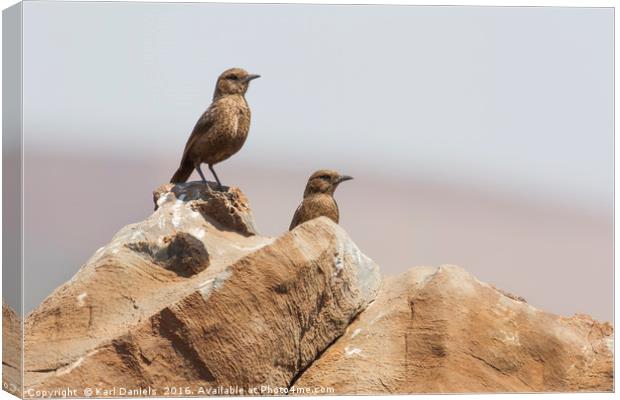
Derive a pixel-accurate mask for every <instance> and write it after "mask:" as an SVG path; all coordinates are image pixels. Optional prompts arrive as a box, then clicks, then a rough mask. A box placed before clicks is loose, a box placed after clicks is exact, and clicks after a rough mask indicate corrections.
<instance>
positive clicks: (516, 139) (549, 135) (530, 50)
mask: <svg viewBox="0 0 620 400" xmlns="http://www.w3.org/2000/svg"><path fill="white" fill-rule="evenodd" d="M613 23H614V21H613V9H611V8H607V9H594V8H547V7H536V8H516V7H507V8H498V7H426V6H425V7H422V6H318V5H231V4H179V3H177V4H164V3H159V4H146V3H62V2H52V3H44V2H27V3H25V4H24V42H23V45H24V53H23V57H24V58H23V62H24V86H23V96H24V125H23V126H24V144H25V153H24V157H25V168H24V177H25V185H24V187H25V193H24V194H25V215H24V218H25V224H26V227H25V229H26V236H25V260H24V262H25V299H24V300H25V302H24V309H25V311H26V312H29V311H31V310H32V309H33V308H34V307H36V306H37V305H38V304H39V303H40V302H41V301H42V300H43V299H44V298H45V297H46V296H47V295H49V294H50V293H51V292H52V290H53V289H55V288H56V287H57V286H59V285H60V284H62V283H64V282H65V281H67V280H68V279H70V278H71V276H72V275H73V274H74V273H75V272H76V271H77V270H78V269H79V267H80V265H81V264H82V263H84V262H85V261H86V260H87V259H88V257H89V256H90V255H91V254H92V253H93V252H94V251H95V250H96V249H97V248H99V247H101V246H103V245H104V244H106V243H107V242H108V241H109V240H110V239H111V237H112V235H113V234H114V233H115V232H116V231H118V230H119V229H120V228H121V227H123V226H125V225H127V224H129V223H133V222H136V221H139V220H141V219H143V218H145V217H146V216H147V215H149V214H150V213H151V212H152V195H151V192H152V190H153V189H154V188H155V187H157V186H159V185H160V184H162V183H164V182H167V181H168V180H169V179H170V176H171V175H172V173H173V172H174V171H175V169H176V167H177V166H178V163H179V160H180V157H181V154H182V151H183V147H184V145H185V142H186V140H187V138H188V135H189V133H190V131H191V129H192V128H193V126H194V123H195V122H196V120H197V118H198V117H199V116H200V114H201V113H202V112H203V111H204V109H205V108H206V107H207V106H208V105H209V103H210V101H211V97H212V94H213V88H214V84H215V80H216V78H217V76H218V75H219V73H221V72H222V71H223V70H225V69H226V68H229V67H232V66H240V67H243V68H246V69H247V70H249V71H250V72H253V73H259V74H261V75H262V78H261V79H258V80H256V81H254V82H253V83H252V85H251V87H250V90H249V92H248V95H247V99H248V102H249V104H250V106H251V108H252V111H253V121H252V127H251V130H250V136H249V138H248V140H247V142H246V145H245V146H244V148H243V149H242V150H241V152H239V153H238V154H237V155H235V156H234V157H233V158H231V159H229V160H227V161H225V162H223V163H222V164H219V165H218V166H217V167H216V170H217V171H218V174H219V176H220V178H221V179H222V181H223V183H224V184H226V185H233V186H239V187H240V188H241V189H242V190H243V191H244V192H245V193H246V194H247V195H248V197H249V199H250V203H251V205H252V208H253V210H254V214H255V218H256V221H257V224H258V227H259V229H260V230H261V231H262V232H263V233H264V234H266V235H272V236H277V235H280V234H282V233H283V232H284V231H286V230H287V228H288V225H289V223H290V219H291V217H292V215H293V212H294V211H295V208H296V207H297V205H298V204H299V202H300V200H301V196H302V192H303V189H304V186H305V182H306V180H307V177H308V176H309V175H310V174H311V173H312V172H313V171H314V170H316V169H319V168H331V169H336V170H338V171H340V172H342V173H345V174H349V175H353V176H354V177H355V180H353V181H351V182H347V183H344V184H343V185H341V187H340V188H339V189H338V192H337V193H336V198H337V200H338V202H339V205H340V210H341V225H343V226H344V227H345V229H346V230H347V231H348V232H349V234H350V235H351V237H352V238H353V240H355V241H356V243H357V244H358V245H359V247H360V248H361V249H362V251H364V252H365V253H366V254H367V255H368V256H370V257H371V258H373V259H374V260H375V261H376V262H377V263H378V264H379V265H380V266H381V268H382V270H383V272H384V273H385V274H388V275H393V274H398V273H400V272H402V271H404V270H406V269H408V268H410V267H413V266H418V265H441V264H457V265H461V266H463V267H464V268H466V269H467V270H468V271H469V272H471V273H472V274H473V275H474V276H476V277H477V278H478V279H480V280H481V281H485V282H489V283H492V284H494V285H496V286H498V287H500V288H502V289H504V290H507V291H510V292H513V293H515V294H518V295H521V296H523V297H525V298H526V299H527V300H528V302H529V303H530V304H532V305H533V306H535V307H538V308H542V309H544V310H546V311H551V312H554V313H559V314H562V315H567V316H568V315H572V314H573V313H588V314H591V315H592V316H593V317H595V318H597V319H601V320H611V319H612V316H613V279H612V278H613V247H612V246H613V162H614V154H613V140H614V137H613V122H614V121H613V85H612V84H613V29H614V26H613ZM205 171H207V170H206V169H205ZM192 179H197V176H196V175H193V178H192Z"/></svg>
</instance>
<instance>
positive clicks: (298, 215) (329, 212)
mask: <svg viewBox="0 0 620 400" xmlns="http://www.w3.org/2000/svg"><path fill="white" fill-rule="evenodd" d="M351 179H353V178H352V177H350V176H347V175H340V174H339V173H338V172H336V171H332V170H329V169H322V170H319V171H316V172H315V173H314V174H312V176H311V177H310V178H309V179H308V184H306V190H305V191H304V199H303V201H302V202H301V204H300V205H299V207H297V210H296V211H295V215H294V216H293V221H291V226H290V227H289V228H288V229H289V230H292V229H293V228H295V227H296V226H297V225H299V224H303V223H304V222H306V221H310V220H311V219H314V218H318V217H321V216H325V217H328V218H329V219H331V220H332V221H334V222H335V223H338V220H339V219H340V212H339V211H338V204H336V200H335V199H334V191H335V190H336V188H337V187H338V185H339V184H340V183H341V182H344V181H348V180H351Z"/></svg>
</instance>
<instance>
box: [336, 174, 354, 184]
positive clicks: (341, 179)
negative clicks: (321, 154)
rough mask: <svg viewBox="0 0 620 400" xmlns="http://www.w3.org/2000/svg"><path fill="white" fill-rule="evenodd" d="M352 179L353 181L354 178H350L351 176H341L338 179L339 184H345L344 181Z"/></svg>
mask: <svg viewBox="0 0 620 400" xmlns="http://www.w3.org/2000/svg"><path fill="white" fill-rule="evenodd" d="M351 179H353V177H352V176H349V175H340V176H339V177H338V183H340V182H344V181H350V180H351Z"/></svg>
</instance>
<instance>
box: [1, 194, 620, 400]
mask: <svg viewBox="0 0 620 400" xmlns="http://www.w3.org/2000/svg"><path fill="white" fill-rule="evenodd" d="M153 198H154V201H155V212H154V213H153V214H152V215H151V216H150V217H148V218H147V219H146V220H144V221H142V222H138V223H136V224H132V225H129V226H127V227H125V228H123V229H121V230H120V231H119V232H118V233H117V234H116V235H115V236H114V237H113V238H112V241H111V242H110V243H109V244H107V245H106V246H104V247H102V248H101V249H99V250H97V251H96V252H95V253H94V254H93V256H92V257H91V258H90V260H88V262H87V263H86V264H85V265H83V266H82V267H81V268H80V270H79V271H78V272H77V273H76V274H75V276H74V277H73V278H72V279H71V280H70V281H69V282H67V283H65V284H64V285H62V286H61V287H59V288H58V289H56V290H55V291H54V292H53V293H52V294H51V295H50V296H49V297H48V298H47V299H46V300H45V301H43V302H42V303H41V305H40V306H39V307H38V308H37V309H35V310H34V311H33V312H32V313H31V314H30V315H28V316H27V318H26V320H25V321H24V342H25V366H24V369H25V378H24V379H25V389H26V390H25V391H24V395H25V396H27V397H28V396H32V395H34V396H37V393H38V395H45V394H46V393H49V392H45V391H50V390H55V389H58V388H68V389H76V390H77V391H76V392H73V393H75V394H74V395H73V396H83V395H85V394H86V393H85V392H83V389H85V388H90V389H92V390H96V389H107V390H110V389H111V388H114V387H116V388H117V390H118V388H126V389H130V390H135V389H136V388H147V387H150V388H151V389H153V390H155V391H154V392H147V393H127V392H125V393H118V392H116V393H110V392H100V393H97V392H92V393H89V394H91V395H93V396H108V397H109V396H125V395H128V394H129V395H132V394H133V395H157V396H162V395H181V396H188V395H198V396H205V395H208V394H209V393H208V392H205V391H204V389H205V388H207V389H209V388H211V389H213V388H218V387H233V388H240V389H242V390H243V392H241V391H239V390H237V391H233V392H231V394H276V393H274V392H273V391H271V392H263V388H265V387H269V388H270V389H271V390H288V388H289V387H290V386H294V387H295V388H315V389H316V388H322V389H323V393H321V394H324V393H328V394H330V393H331V390H332V389H333V390H334V392H335V393H336V394H388V393H446V392H450V393H454V392H463V393H465V392H515V391H516V392H538V391H541V392H543V391H611V390H613V387H612V384H613V354H612V351H613V330H612V327H611V325H610V324H609V323H599V322H596V321H593V320H592V319H591V318H590V317H588V316H583V315H578V316H574V317H571V318H564V317H560V316H556V315H553V314H549V313H546V312H543V311H540V310H538V309H536V308H534V307H532V306H530V305H529V304H527V303H526V302H525V300H524V299H523V298H521V297H519V296H516V295H512V294H510V293H508V292H504V291H501V290H500V289H497V288H495V287H493V286H492V285H488V284H485V283H482V282H479V281H478V280H476V279H475V278H474V277H472V276H471V275H469V274H468V273H467V272H465V270H463V269H462V268H460V267H454V266H442V267H440V268H434V267H417V268H413V269H411V270H410V271H408V272H407V273H405V274H402V275H400V276H398V277H390V278H386V279H385V280H383V282H382V279H381V277H380V274H379V270H378V267H377V265H376V264H374V263H373V262H372V260H370V259H369V258H368V257H366V256H365V255H364V254H363V253H362V252H361V251H360V250H359V249H358V248H357V247H356V245H355V244H354V243H353V242H352V241H351V239H350V238H349V237H348V236H347V234H346V232H345V231H344V230H343V229H342V228H341V227H339V226H338V225H336V224H334V223H333V222H332V221H330V220H329V219H327V218H318V219H315V220H313V221H309V222H307V223H305V224H302V225H300V226H299V227H297V228H295V229H294V230H293V231H290V232H287V233H285V234H284V235H282V236H281V237H279V238H277V239H273V238H269V237H264V236H261V235H260V234H258V232H257V230H256V226H255V223H254V219H253V216H252V213H251V211H250V208H249V206H248V203H247V199H246V198H245V196H244V195H243V193H241V191H239V190H238V189H236V188H227V189H226V190H225V191H224V192H218V191H214V190H212V189H211V188H209V187H207V186H205V185H204V184H202V183H198V182H191V183H187V184H180V185H172V184H167V185H163V186H161V187H160V188H158V189H157V190H156V191H155V192H154V194H153ZM3 321H4V324H5V327H9V330H10V331H11V332H12V331H14V330H15V328H16V327H17V329H19V323H18V321H19V320H18V319H17V317H16V316H15V314H14V313H11V312H10V310H9V309H8V308H6V307H3ZM16 321H17V322H16ZM6 332H8V331H7V330H5V331H4V332H3V335H5V333H6ZM15 337H16V336H15V335H14V334H13V336H10V337H8V338H7V337H5V343H6V344H8V345H9V346H18V344H19V343H18V342H16V341H15V340H14V338H15ZM4 351H5V358H4V359H5V360H10V359H11V358H10V357H9V358H7V357H6V354H7V352H8V353H11V349H7V348H6V347H5V349H4ZM11 354H19V352H18V351H17V352H13V353H11ZM13 358H14V359H17V360H19V357H13ZM17 362H19V361H17ZM8 364H9V368H7V365H5V368H4V370H3V378H4V380H5V382H7V381H9V380H10V379H13V380H14V379H18V378H19V369H18V367H15V366H14V365H13V363H12V362H9V363H8ZM15 365H18V364H15ZM11 368H12V369H11ZM166 387H172V388H175V392H173V391H168V392H166V391H165V388H166ZM200 388H203V391H202V392H200V391H199V390H200ZM37 390H38V391H39V392H36V391H37ZM187 390H189V391H190V392H188V391H187ZM250 390H256V391H255V392H254V393H251V392H250ZM280 393H281V392H280ZM295 393H300V392H295ZM303 393H306V394H307V393H309V392H307V391H304V392H303ZM211 394H213V393H211ZM220 394H222V393H220ZM224 394H225V393H224ZM70 396H71V394H70Z"/></svg>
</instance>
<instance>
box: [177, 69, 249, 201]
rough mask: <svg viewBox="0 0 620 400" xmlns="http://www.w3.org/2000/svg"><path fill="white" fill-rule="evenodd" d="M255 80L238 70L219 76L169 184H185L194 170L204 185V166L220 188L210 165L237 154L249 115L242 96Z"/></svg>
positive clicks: (247, 127) (220, 184) (243, 71)
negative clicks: (211, 98) (207, 166)
mask: <svg viewBox="0 0 620 400" xmlns="http://www.w3.org/2000/svg"><path fill="white" fill-rule="evenodd" d="M256 78H260V75H253V74H249V73H248V72H247V71H245V70H244V69H241V68H231V69H228V70H226V71H224V72H223V73H222V74H221V75H220V76H219V78H218V79H217V84H216V86H215V93H214V94H213V102H212V103H211V105H210V106H209V108H207V111H205V112H204V113H203V114H202V116H201V117H200V119H198V122H196V126H194V130H193V131H192V133H191V135H190V136H189V139H188V140H187V144H186V145H185V150H184V151H183V157H182V158H181V165H180V166H179V169H177V171H176V172H175V173H174V175H173V176H172V179H170V182H172V183H179V182H185V181H187V179H188V178H189V176H190V175H191V174H192V171H193V170H194V169H195V170H196V171H198V174H199V175H200V177H201V178H202V181H203V182H205V183H206V182H207V180H206V179H205V176H204V175H203V173H202V170H201V169H200V164H202V163H206V164H208V165H209V169H210V170H211V172H212V173H213V176H214V177H215V180H216V181H217V184H218V186H219V187H220V189H221V188H222V183H221V182H220V179H219V178H218V176H217V174H216V173H215V170H214V169H213V166H214V165H215V164H217V163H219V162H221V161H224V160H226V159H227V158H229V157H230V156H232V155H233V154H235V153H236V152H238V151H239V150H240V149H241V147H242V146H243V143H245V139H246V138H247V137H248V131H249V129H250V118H251V113H250V107H249V106H248V103H247V101H246V100H245V93H246V92H247V90H248V86H249V85H250V81H252V80H253V79H256Z"/></svg>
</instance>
